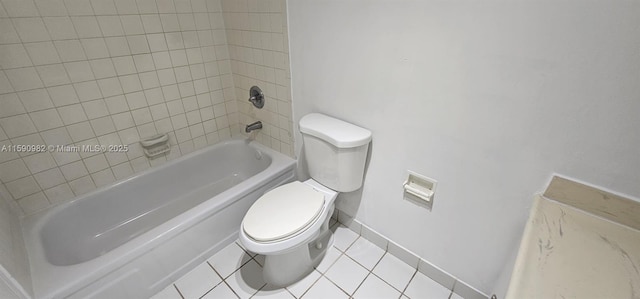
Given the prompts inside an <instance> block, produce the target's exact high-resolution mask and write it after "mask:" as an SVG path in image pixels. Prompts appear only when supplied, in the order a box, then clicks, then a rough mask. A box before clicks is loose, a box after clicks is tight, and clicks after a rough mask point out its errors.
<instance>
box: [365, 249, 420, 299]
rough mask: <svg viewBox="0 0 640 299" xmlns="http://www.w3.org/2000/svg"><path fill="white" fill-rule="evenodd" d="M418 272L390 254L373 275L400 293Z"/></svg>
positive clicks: (375, 269)
mask: <svg viewBox="0 0 640 299" xmlns="http://www.w3.org/2000/svg"><path fill="white" fill-rule="evenodd" d="M416 271H417V270H416V269H415V268H413V267H411V266H409V265H407V264H405V263H404V262H403V261H401V260H400V259H398V258H397V257H395V256H393V255H391V254H389V253H386V254H385V255H384V256H383V257H382V260H380V262H379V263H378V265H376V267H375V268H373V273H375V274H376V275H378V277H380V278H382V280H384V281H386V282H387V283H389V284H390V285H391V286H393V287H394V288H396V289H397V290H399V291H403V290H404V288H405V287H406V286H407V284H408V283H409V280H411V277H412V276H413V274H414V273H416Z"/></svg>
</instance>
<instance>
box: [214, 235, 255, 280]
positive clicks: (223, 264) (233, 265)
mask: <svg viewBox="0 0 640 299" xmlns="http://www.w3.org/2000/svg"><path fill="white" fill-rule="evenodd" d="M250 259H251V256H249V254H247V253H246V252H245V251H244V250H243V249H242V248H240V246H239V245H238V244H236V243H235V242H234V243H231V244H229V245H227V247H225V248H223V249H222V250H220V251H219V252H218V253H216V254H215V255H213V256H212V257H211V258H209V259H208V260H207V261H208V262H209V263H210V264H211V266H213V268H214V269H216V271H218V274H220V276H222V277H228V276H229V275H231V273H233V272H235V271H236V270H238V269H240V267H242V265H244V264H245V263H247V262H248V261H249V260H250Z"/></svg>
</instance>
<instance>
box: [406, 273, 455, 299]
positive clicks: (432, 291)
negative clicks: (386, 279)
mask: <svg viewBox="0 0 640 299" xmlns="http://www.w3.org/2000/svg"><path fill="white" fill-rule="evenodd" d="M404 293H405V294H406V295H407V296H409V298H411V299H420V298H434V299H435V298H442V299H447V298H449V295H450V294H451V290H449V289H447V288H445V287H444V286H442V285H441V284H439V283H437V282H435V281H434V280H433V279H431V278H429V277H427V276H426V275H424V274H422V273H420V272H418V273H416V275H415V276H414V277H413V279H411V282H410V283H409V286H408V287H407V289H406V290H405V291H404Z"/></svg>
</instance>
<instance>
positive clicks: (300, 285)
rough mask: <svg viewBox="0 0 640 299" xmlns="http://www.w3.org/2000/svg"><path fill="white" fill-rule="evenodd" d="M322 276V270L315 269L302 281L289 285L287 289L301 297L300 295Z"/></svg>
mask: <svg viewBox="0 0 640 299" xmlns="http://www.w3.org/2000/svg"><path fill="white" fill-rule="evenodd" d="M320 276H322V274H320V272H318V271H317V270H314V271H313V272H311V273H309V275H307V276H305V277H304V278H303V279H301V280H300V281H298V282H296V283H294V284H292V285H290V286H288V287H287V289H288V290H289V292H291V294H293V295H294V296H296V297H298V298H300V296H302V294H304V292H306V291H307V290H308V289H309V288H310V287H311V286H312V285H313V283H315V282H316V281H317V280H318V278H320Z"/></svg>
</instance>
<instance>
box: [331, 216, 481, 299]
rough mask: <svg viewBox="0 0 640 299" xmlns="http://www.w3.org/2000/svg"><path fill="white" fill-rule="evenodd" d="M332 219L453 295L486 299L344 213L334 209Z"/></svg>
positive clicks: (456, 279)
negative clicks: (450, 291)
mask: <svg viewBox="0 0 640 299" xmlns="http://www.w3.org/2000/svg"><path fill="white" fill-rule="evenodd" d="M332 218H335V219H337V220H338V222H340V223H341V224H342V225H344V226H346V227H348V228H349V229H350V230H352V231H354V232H355V233H357V234H358V235H360V236H362V237H363V238H365V239H367V240H368V241H370V242H371V243H373V244H375V245H376V246H378V247H380V248H382V249H384V250H386V251H387V252H389V253H390V254H391V255H393V256H395V257H397V258H398V259H400V260H402V261H403V262H405V263H407V264H408V265H409V266H411V267H414V268H416V269H418V272H420V273H422V274H424V275H426V276H427V277H429V278H431V279H433V280H434V281H435V282H437V283H439V284H441V285H442V286H444V287H446V288H447V289H449V290H452V291H453V292H454V293H456V294H458V295H460V296H462V297H463V298H465V299H486V298H488V297H489V296H487V295H486V294H484V293H482V292H480V291H479V290H477V289H476V288H474V287H472V286H470V285H469V284H467V283H465V282H464V281H462V280H459V279H458V278H456V277H455V276H453V275H451V274H449V273H447V272H446V271H444V270H443V269H441V268H439V267H438V266H436V265H434V264H432V263H430V262H429V261H427V260H425V259H423V258H421V257H419V256H418V255H417V254H415V253H413V252H411V251H410V250H408V249H406V248H404V247H402V246H400V245H399V244H397V243H395V242H393V241H391V240H390V239H389V238H387V237H385V236H384V235H382V234H380V233H378V232H376V231H375V230H373V229H372V228H370V227H368V226H367V225H365V224H363V223H361V222H360V221H359V220H357V219H354V218H353V217H351V216H350V215H348V214H346V213H345V212H342V211H339V210H338V209H336V210H335V212H334V214H333V216H332Z"/></svg>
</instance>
